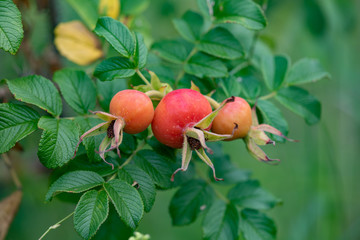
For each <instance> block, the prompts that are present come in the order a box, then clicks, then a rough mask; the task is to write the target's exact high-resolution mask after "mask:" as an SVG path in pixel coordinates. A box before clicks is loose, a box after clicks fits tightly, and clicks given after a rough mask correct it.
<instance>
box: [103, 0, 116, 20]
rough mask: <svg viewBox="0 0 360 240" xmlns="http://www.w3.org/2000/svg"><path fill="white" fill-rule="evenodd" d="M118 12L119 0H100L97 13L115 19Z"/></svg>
mask: <svg viewBox="0 0 360 240" xmlns="http://www.w3.org/2000/svg"><path fill="white" fill-rule="evenodd" d="M119 12H120V0H100V4H99V13H100V14H101V15H103V16H108V17H112V18H113V19H117V18H118V17H119Z"/></svg>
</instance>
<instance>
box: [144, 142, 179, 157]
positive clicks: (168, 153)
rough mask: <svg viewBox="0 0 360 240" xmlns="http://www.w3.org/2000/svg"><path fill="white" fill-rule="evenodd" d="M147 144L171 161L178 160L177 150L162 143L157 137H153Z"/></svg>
mask: <svg viewBox="0 0 360 240" xmlns="http://www.w3.org/2000/svg"><path fill="white" fill-rule="evenodd" d="M147 143H148V144H149V145H150V146H151V148H152V149H153V150H154V151H155V152H156V153H158V154H160V155H163V156H165V157H167V158H169V159H175V158H176V150H175V149H174V148H171V147H168V146H166V145H164V144H162V143H160V142H159V141H158V140H157V139H156V138H155V137H151V138H150V139H149V140H147Z"/></svg>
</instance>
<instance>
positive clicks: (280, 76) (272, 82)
mask: <svg viewBox="0 0 360 240" xmlns="http://www.w3.org/2000/svg"><path fill="white" fill-rule="evenodd" d="M266 59H267V61H265V62H263V68H262V73H263V76H264V80H265V83H266V86H267V87H268V89H270V90H277V89H278V88H279V87H280V86H281V85H282V84H283V82H284V80H285V77H286V74H287V72H288V69H289V65H290V60H289V58H288V57H286V56H281V55H278V56H274V57H273V58H271V57H270V58H264V60H266ZM266 65H268V66H266ZM271 67H272V68H271Z"/></svg>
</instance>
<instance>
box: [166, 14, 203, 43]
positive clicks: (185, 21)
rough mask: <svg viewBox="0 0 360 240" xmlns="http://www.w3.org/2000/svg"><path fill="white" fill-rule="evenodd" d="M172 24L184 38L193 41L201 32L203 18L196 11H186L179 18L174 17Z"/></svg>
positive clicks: (198, 37) (197, 38)
mask: <svg viewBox="0 0 360 240" xmlns="http://www.w3.org/2000/svg"><path fill="white" fill-rule="evenodd" d="M173 24H174V26H175V29H176V30H177V31H178V33H179V34H180V35H181V36H182V37H183V38H184V39H186V40H188V41H190V42H195V41H196V40H199V39H200V36H201V34H202V31H203V27H204V19H203V17H202V16H201V15H200V14H198V13H196V12H193V11H187V12H186V13H185V14H184V15H183V16H182V17H181V18H180V19H174V20H173Z"/></svg>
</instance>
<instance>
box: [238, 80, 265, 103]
mask: <svg viewBox="0 0 360 240" xmlns="http://www.w3.org/2000/svg"><path fill="white" fill-rule="evenodd" d="M241 80H242V81H241V86H242V89H241V93H242V95H243V96H244V97H245V98H246V99H252V100H254V102H255V100H256V99H258V97H259V96H260V94H261V90H262V85H261V83H260V82H259V80H258V79H257V78H256V77H254V76H253V75H248V76H244V77H242V78H241Z"/></svg>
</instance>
